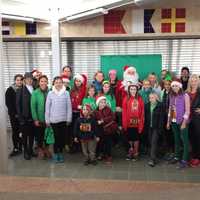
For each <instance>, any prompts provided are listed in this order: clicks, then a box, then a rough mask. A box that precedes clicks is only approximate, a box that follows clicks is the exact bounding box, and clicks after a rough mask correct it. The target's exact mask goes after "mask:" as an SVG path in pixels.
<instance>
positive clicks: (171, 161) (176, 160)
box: [168, 157, 179, 164]
mask: <svg viewBox="0 0 200 200" xmlns="http://www.w3.org/2000/svg"><path fill="white" fill-rule="evenodd" d="M178 161H179V159H178V158H177V157H174V158H173V159H171V160H170V161H169V162H168V163H169V164H176V163H177V162H178Z"/></svg>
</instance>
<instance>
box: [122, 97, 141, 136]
mask: <svg viewBox="0 0 200 200" xmlns="http://www.w3.org/2000/svg"><path fill="white" fill-rule="evenodd" d="M137 101H138V105H136V109H133V103H134V97H130V98H129V99H128V97H125V98H124V99H123V104H122V126H123V128H124V130H127V128H128V127H131V125H130V122H131V119H133V118H137V119H138V126H137V128H138V132H139V133H141V132H142V130H143V128H144V102H143V100H142V97H141V96H138V99H137Z"/></svg>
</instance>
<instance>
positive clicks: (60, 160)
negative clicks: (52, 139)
mask: <svg viewBox="0 0 200 200" xmlns="http://www.w3.org/2000/svg"><path fill="white" fill-rule="evenodd" d="M58 162H59V163H64V156H63V154H62V153H59V154H58Z"/></svg>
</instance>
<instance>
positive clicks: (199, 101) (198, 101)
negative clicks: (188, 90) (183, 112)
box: [191, 88, 200, 123]
mask: <svg viewBox="0 0 200 200" xmlns="http://www.w3.org/2000/svg"><path fill="white" fill-rule="evenodd" d="M197 108H200V88H199V89H198V90H197V94H196V97H195V99H194V100H193V102H192V105H191V120H200V114H198V113H196V112H195V110H196V109H197ZM199 123H200V121H199Z"/></svg>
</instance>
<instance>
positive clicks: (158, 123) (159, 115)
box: [145, 102, 163, 131]
mask: <svg viewBox="0 0 200 200" xmlns="http://www.w3.org/2000/svg"><path fill="white" fill-rule="evenodd" d="M150 107H151V105H150V103H147V104H146V106H145V128H150V126H151V124H150V123H151V110H150ZM152 118H153V119H152V128H154V129H158V130H160V131H161V130H162V128H163V106H162V104H161V103H160V102H158V103H157V105H156V107H155V108H154V110H153V114H152Z"/></svg>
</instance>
